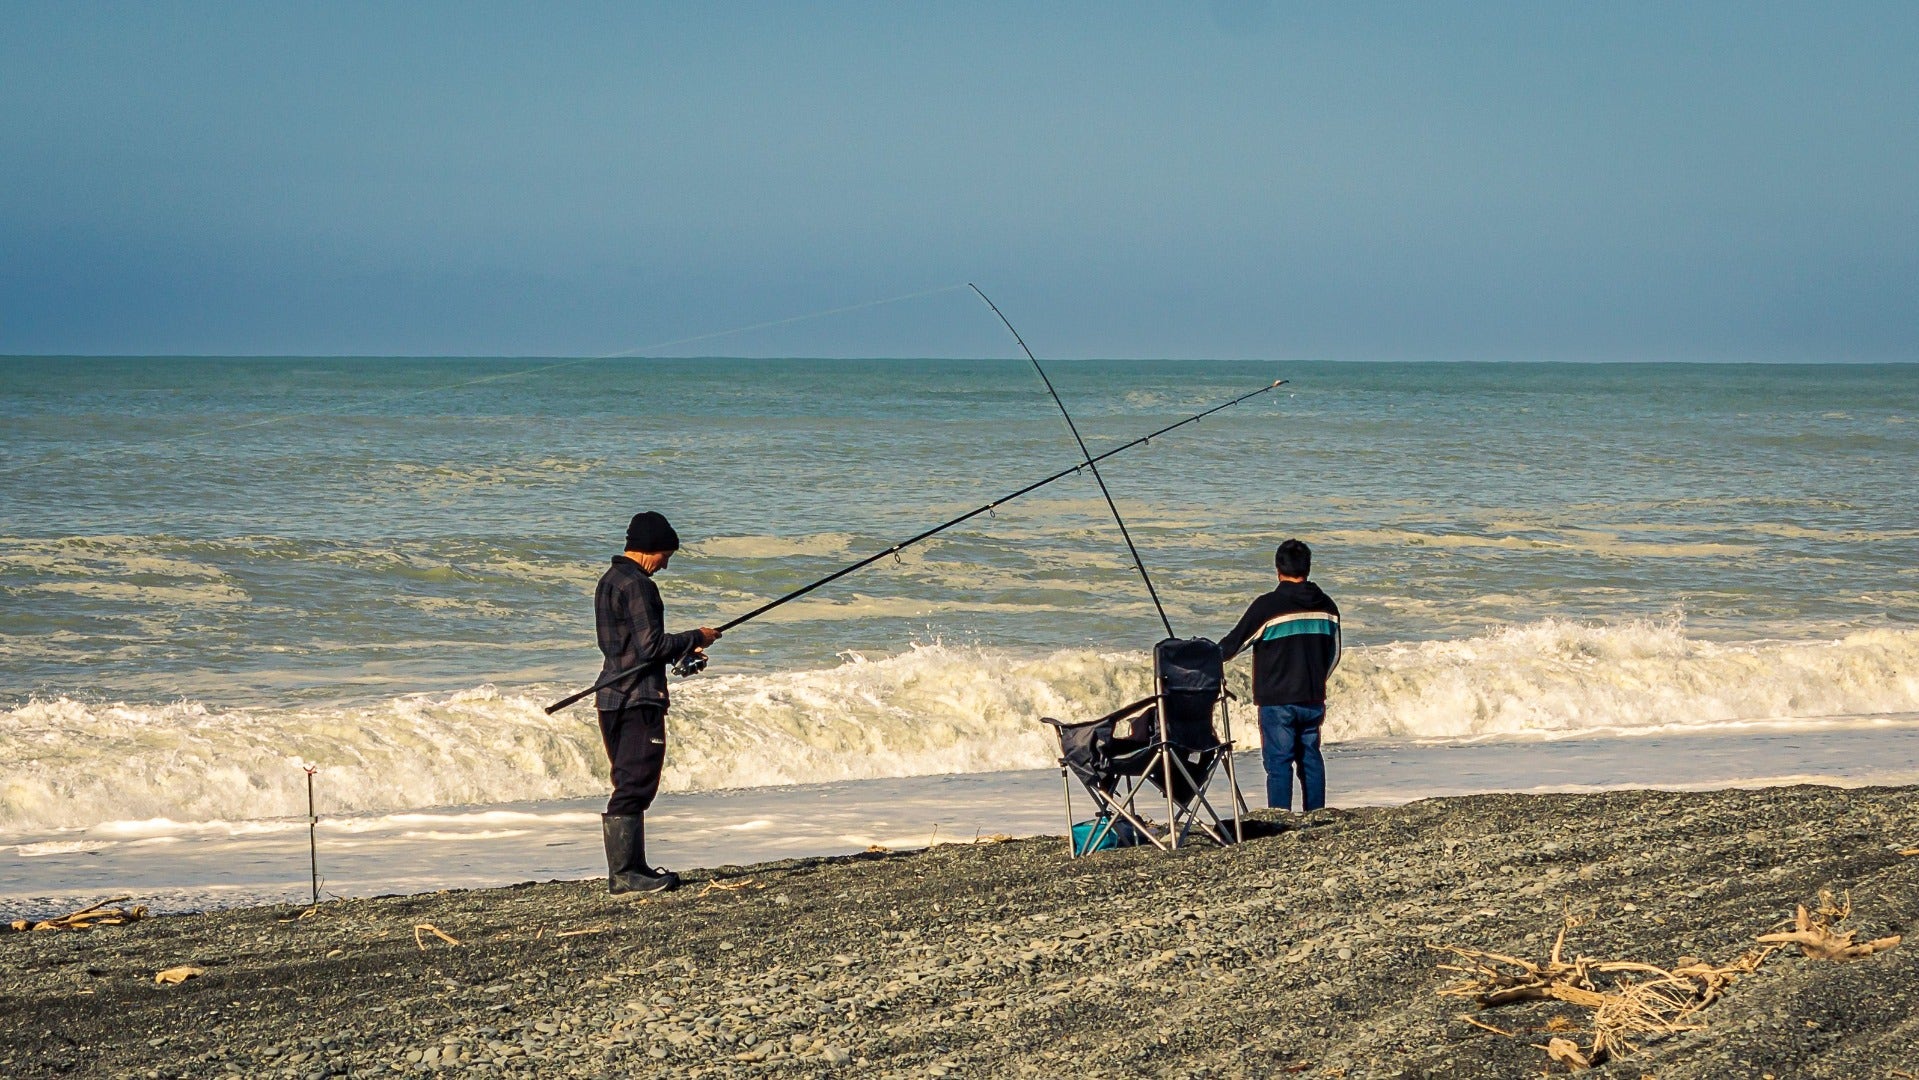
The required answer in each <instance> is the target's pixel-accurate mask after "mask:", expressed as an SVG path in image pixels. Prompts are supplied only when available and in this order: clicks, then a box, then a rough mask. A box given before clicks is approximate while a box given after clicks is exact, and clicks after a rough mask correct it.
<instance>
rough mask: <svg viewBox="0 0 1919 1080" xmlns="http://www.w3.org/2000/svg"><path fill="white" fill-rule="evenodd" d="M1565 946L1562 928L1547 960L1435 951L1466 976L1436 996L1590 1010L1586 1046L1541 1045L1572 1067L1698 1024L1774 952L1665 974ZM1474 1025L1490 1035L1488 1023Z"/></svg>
mask: <svg viewBox="0 0 1919 1080" xmlns="http://www.w3.org/2000/svg"><path fill="white" fill-rule="evenodd" d="M1565 946H1566V931H1565V930H1564V929H1561V930H1560V931H1559V936H1558V938H1556V939H1555V940H1554V941H1553V949H1552V955H1551V956H1550V957H1548V958H1547V960H1546V962H1545V963H1543V964H1536V963H1533V962H1532V961H1530V960H1522V959H1520V958H1519V957H1516V956H1507V955H1504V954H1503V953H1494V952H1486V951H1484V950H1480V949H1466V948H1461V947H1459V946H1454V945H1444V946H1440V947H1439V948H1440V949H1441V950H1442V951H1444V952H1449V953H1452V954H1453V955H1454V956H1457V957H1459V958H1460V959H1461V960H1463V961H1465V963H1464V964H1442V965H1440V967H1441V969H1442V970H1446V971H1457V972H1459V973H1461V974H1463V975H1465V976H1467V978H1465V979H1464V980H1462V981H1460V982H1457V983H1454V984H1453V985H1451V986H1447V987H1444V988H1442V989H1441V990H1440V991H1439V993H1440V995H1441V996H1442V997H1466V998H1472V999H1473V1000H1475V1001H1477V1002H1478V1003H1479V1004H1480V1006H1481V1007H1482V1008H1493V1007H1495V1006H1499V1005H1510V1004H1514V1003H1516V1002H1522V1001H1549V1000H1550V1001H1563V1002H1565V1003H1567V1004H1569V1005H1574V1006H1577V1007H1579V1008H1582V1009H1589V1010H1591V1012H1592V1016H1591V1029H1592V1041H1591V1043H1590V1045H1588V1046H1587V1047H1586V1048H1585V1049H1583V1050H1582V1049H1581V1048H1580V1047H1579V1045H1578V1044H1577V1043H1575V1042H1573V1041H1572V1040H1571V1039H1565V1038H1554V1039H1551V1040H1549V1041H1548V1042H1547V1043H1546V1045H1544V1046H1542V1047H1540V1049H1542V1050H1544V1051H1546V1053H1547V1054H1549V1055H1550V1056H1551V1057H1552V1059H1553V1060H1554V1061H1557V1062H1559V1063H1560V1064H1562V1065H1565V1066H1566V1067H1567V1068H1569V1069H1573V1070H1578V1069H1586V1068H1591V1067H1592V1066H1595V1065H1599V1064H1603V1063H1604V1062H1606V1061H1607V1060H1609V1059H1610V1058H1612V1057H1615V1056H1618V1055H1620V1054H1625V1053H1630V1052H1632V1051H1633V1050H1635V1049H1637V1048H1638V1047H1637V1045H1636V1043H1635V1040H1644V1039H1648V1038H1657V1037H1660V1036H1664V1035H1671V1034H1674V1033H1676V1032H1680V1031H1691V1030H1695V1029H1697V1028H1699V1027H1701V1026H1702V1025H1700V1024H1698V1023H1696V1022H1694V1021H1693V1019H1692V1018H1693V1016H1694V1014H1696V1013H1697V1012H1699V1010H1701V1009H1703V1008H1705V1007H1706V1006H1708V1005H1710V1004H1712V1003H1713V1002H1714V1001H1717V1000H1718V999H1719V997H1720V995H1722V994H1723V993H1724V992H1725V989H1726V987H1727V986H1729V985H1730V984H1731V983H1732V981H1733V980H1734V979H1735V978H1738V977H1739V976H1740V975H1745V974H1749V973H1751V972H1752V971H1754V970H1755V969H1757V968H1758V967H1759V965H1760V964H1762V963H1764V962H1765V960H1766V958H1767V957H1768V956H1770V955H1771V954H1772V952H1773V950H1772V949H1760V950H1755V951H1753V952H1749V953H1747V954H1746V955H1744V956H1742V957H1740V958H1739V959H1738V960H1736V961H1734V962H1733V963H1731V964H1729V965H1725V966H1717V967H1716V966H1713V965H1710V964H1705V963H1701V962H1697V961H1695V962H1693V963H1690V964H1684V965H1681V966H1678V967H1674V968H1671V969H1668V968H1662V967H1656V966H1654V965H1652V964H1640V963H1634V962H1631V961H1623V960H1617V961H1609V960H1596V959H1594V958H1592V957H1589V956H1581V957H1578V958H1577V959H1574V960H1572V961H1570V962H1568V961H1567V960H1566V959H1565V958H1564V953H1565ZM1477 1026H1480V1027H1486V1028H1488V1030H1497V1029H1494V1028H1492V1027H1491V1025H1486V1024H1479V1025H1477ZM1552 1026H1553V1027H1555V1028H1557V1027H1561V1026H1569V1025H1552Z"/></svg>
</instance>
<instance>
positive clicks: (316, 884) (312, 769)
mask: <svg viewBox="0 0 1919 1080" xmlns="http://www.w3.org/2000/svg"><path fill="white" fill-rule="evenodd" d="M301 767H302V768H304V769H305V770H306V774H307V871H308V875H309V876H308V881H309V882H310V884H311V885H312V886H313V906H314V907H316V908H317V907H319V906H320V848H319V840H318V837H317V836H316V833H317V831H318V829H319V827H320V815H318V814H316V813H314V812H313V774H314V773H316V772H319V771H320V770H319V767H318V766H314V765H304V766H301Z"/></svg>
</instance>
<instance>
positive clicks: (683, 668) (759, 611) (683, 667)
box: [546, 379, 1286, 716]
mask: <svg viewBox="0 0 1919 1080" xmlns="http://www.w3.org/2000/svg"><path fill="white" fill-rule="evenodd" d="M1284 385H1286V380H1285V379H1278V380H1275V381H1274V382H1273V384H1272V385H1271V386H1262V387H1260V388H1259V389H1257V390H1254V391H1252V392H1250V393H1245V394H1241V395H1240V396H1238V397H1236V398H1234V399H1232V400H1231V401H1228V402H1224V403H1222V404H1219V405H1215V406H1213V407H1212V408H1210V409H1207V410H1206V411H1204V412H1197V413H1194V414H1193V415H1191V416H1189V417H1187V418H1186V419H1184V420H1181V421H1179V422H1178V423H1173V424H1168V425H1166V426H1165V427H1163V428H1160V429H1159V430H1158V431H1154V432H1150V433H1148V434H1145V435H1141V436H1140V437H1139V438H1137V439H1134V440H1133V441H1132V442H1129V443H1122V444H1121V445H1119V446H1115V447H1113V448H1112V449H1111V450H1108V451H1106V452H1105V453H1103V454H1100V455H1099V456H1097V457H1089V458H1087V459H1086V460H1085V461H1082V462H1080V463H1079V464H1077V465H1074V466H1072V467H1071V468H1067V469H1061V470H1060V471H1058V472H1056V473H1054V474H1053V475H1051V476H1048V477H1046V478H1045V479H1043V480H1035V481H1033V482H1032V483H1030V484H1028V485H1026V486H1025V487H1023V488H1020V489H1019V490H1018V491H1015V492H1012V493H1011V494H1008V495H1002V496H1000V497H999V498H997V499H994V500H993V501H992V502H989V503H987V504H986V505H984V506H981V507H978V508H977V509H973V510H968V511H967V512H966V513H964V514H961V515H960V516H958V517H956V518H953V519H952V520H950V521H944V522H941V523H940V524H938V525H935V526H933V527H932V528H930V529H928V530H926V531H925V532H923V533H920V534H919V535H918V536H914V537H911V538H909V539H906V540H901V541H900V542H899V543H897V544H894V545H893V546H892V547H889V548H887V549H886V550H884V551H881V552H879V553H877V554H874V555H869V556H867V557H866V558H864V559H861V560H860V561H858V562H856V563H852V564H849V565H847V566H844V567H842V568H840V569H838V570H835V571H833V572H832V573H830V574H828V575H826V576H825V577H823V578H821V579H819V580H818V581H815V582H813V583H812V584H810V585H803V586H801V587H800V588H797V589H794V590H793V591H792V592H790V593H787V594H786V595H785V596H782V597H780V598H779V599H777V600H770V601H768V602H766V603H764V604H761V605H760V606H759V607H756V608H754V609H753V610H752V611H749V612H747V613H746V614H744V615H741V616H740V617H739V618H737V619H734V620H732V621H731V622H728V623H724V624H722V625H721V626H719V627H718V630H719V631H720V632H721V633H725V632H726V631H728V630H731V629H733V628H734V627H736V626H738V625H740V624H741V623H744V622H747V621H749V620H752V619H757V618H759V617H760V616H761V615H764V614H766V613H767V612H769V611H772V610H773V609H774V608H776V607H779V606H780V605H782V604H788V603H791V602H793V601H794V600H798V599H799V598H800V597H802V596H805V595H806V594H807V593H810V592H812V591H813V590H815V589H817V588H820V587H821V586H823V585H830V584H832V583H833V582H835V581H838V580H839V579H841V578H843V577H845V576H846V575H848V574H850V573H852V572H853V571H855V570H859V569H862V568H864V567H868V566H871V565H873V564H874V563H876V562H879V561H880V560H881V559H884V558H886V557H887V556H888V555H897V554H899V553H900V552H902V551H904V550H906V549H907V548H909V547H912V546H913V545H914V544H917V543H919V542H920V541H922V540H926V539H929V538H931V537H934V536H937V535H939V534H940V533H943V532H945V531H946V530H948V529H951V528H953V527H954V526H956V525H961V524H964V523H966V522H968V521H971V520H973V519H974V518H976V517H978V516H980V515H981V514H987V513H991V512H992V511H993V510H994V508H996V507H999V506H1003V505H1005V504H1006V503H1009V502H1012V501H1013V500H1014V499H1017V498H1019V497H1020V496H1021V495H1025V494H1027V493H1029V492H1033V491H1037V490H1039V489H1040V488H1043V487H1045V486H1046V485H1048V484H1050V483H1052V482H1053V481H1055V480H1061V479H1064V478H1066V477H1068V476H1071V475H1073V474H1074V473H1076V472H1079V471H1080V470H1081V469H1084V468H1086V467H1087V466H1088V465H1091V464H1093V463H1094V462H1097V461H1105V460H1106V459H1107V458H1109V457H1112V456H1113V455H1114V454H1117V453H1120V452H1122V451H1126V450H1131V449H1132V448H1133V447H1135V446H1141V445H1144V444H1146V443H1149V442H1152V441H1153V440H1154V439H1157V438H1159V437H1160V436H1161V435H1164V434H1166V433H1167V432H1169V431H1172V430H1174V429H1176V428H1182V427H1185V426H1186V425H1187V424H1192V423H1197V422H1199V421H1200V420H1204V419H1205V418H1206V417H1208V416H1211V415H1213V414H1214V413H1216V412H1219V411H1221V410H1223V409H1230V408H1232V407H1233V406H1235V405H1237V404H1239V403H1240V402H1242V401H1245V400H1246V399H1247V398H1255V397H1258V396H1259V395H1261V394H1264V393H1266V392H1267V391H1269V390H1274V389H1277V388H1279V387H1281V386H1284ZM646 666H647V665H645V664H636V665H634V666H633V667H630V668H627V669H626V670H624V671H616V672H614V673H613V674H611V675H608V676H606V677H605V678H603V679H601V680H600V681H598V682H596V683H594V684H593V685H592V686H589V687H587V688H586V689H584V690H582V691H580V692H579V693H577V694H572V695H570V696H568V697H564V698H561V699H560V700H558V701H556V702H554V703H553V704H551V705H548V706H547V707H546V712H547V714H548V715H549V716H550V715H552V714H553V713H556V712H559V711H560V710H561V709H564V708H566V707H567V706H568V705H571V704H573V703H574V702H576V701H578V700H580V699H581V698H583V697H586V696H587V695H588V694H592V693H595V692H597V691H599V690H603V689H605V688H606V687H608V686H611V685H613V684H614V683H616V682H619V681H620V680H622V679H626V678H629V677H631V676H633V675H635V674H638V673H639V672H640V670H641V669H643V668H645V667H646ZM705 666H706V661H705V657H703V656H698V655H697V654H696V653H692V652H689V653H687V654H686V655H685V656H682V657H680V659H679V660H676V661H675V662H674V664H673V673H674V674H676V675H691V674H693V673H695V672H697V671H699V670H700V669H701V668H703V667H705Z"/></svg>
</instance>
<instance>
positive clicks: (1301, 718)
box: [1259, 705, 1326, 810]
mask: <svg viewBox="0 0 1919 1080" xmlns="http://www.w3.org/2000/svg"><path fill="white" fill-rule="evenodd" d="M1325 720H1326V706H1324V705H1261V706H1260V707H1259V741H1260V756H1261V757H1262V758H1263V759H1264V760H1265V763H1266V805H1267V806H1270V807H1272V808H1274V809H1276V810H1285V809H1289V808H1291V806H1292V805H1293V777H1292V773H1293V771H1294V770H1295V769H1297V770H1298V772H1299V789H1300V794H1301V795H1302V796H1303V798H1304V801H1305V809H1307V810H1317V809H1319V808H1320V807H1322V806H1325V805H1326V762H1325V761H1324V760H1323V759H1321V758H1320V756H1319V726H1320V724H1322V723H1324V722H1325Z"/></svg>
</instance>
